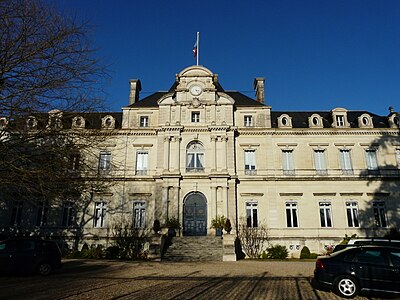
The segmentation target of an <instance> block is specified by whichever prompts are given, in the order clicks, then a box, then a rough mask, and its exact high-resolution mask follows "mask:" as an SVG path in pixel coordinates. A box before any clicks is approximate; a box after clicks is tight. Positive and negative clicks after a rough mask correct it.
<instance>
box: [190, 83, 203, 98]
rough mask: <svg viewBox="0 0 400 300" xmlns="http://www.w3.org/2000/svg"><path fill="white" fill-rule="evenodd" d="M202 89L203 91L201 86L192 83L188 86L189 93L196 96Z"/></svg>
mask: <svg viewBox="0 0 400 300" xmlns="http://www.w3.org/2000/svg"><path fill="white" fill-rule="evenodd" d="M202 91H203V90H202V88H201V87H200V86H198V85H193V86H192V87H191V88H190V93H191V94H192V95H193V96H198V95H200V94H201V92H202Z"/></svg>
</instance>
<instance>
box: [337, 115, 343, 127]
mask: <svg viewBox="0 0 400 300" xmlns="http://www.w3.org/2000/svg"><path fill="white" fill-rule="evenodd" d="M336 126H337V127H343V126H344V116H336Z"/></svg>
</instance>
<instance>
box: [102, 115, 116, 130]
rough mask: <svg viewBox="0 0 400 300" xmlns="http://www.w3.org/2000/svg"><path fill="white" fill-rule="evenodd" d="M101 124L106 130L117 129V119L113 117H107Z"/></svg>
mask: <svg viewBox="0 0 400 300" xmlns="http://www.w3.org/2000/svg"><path fill="white" fill-rule="evenodd" d="M101 124H102V127H103V128H106V129H114V128H115V119H114V118H113V117H112V116H105V117H104V118H102V120H101Z"/></svg>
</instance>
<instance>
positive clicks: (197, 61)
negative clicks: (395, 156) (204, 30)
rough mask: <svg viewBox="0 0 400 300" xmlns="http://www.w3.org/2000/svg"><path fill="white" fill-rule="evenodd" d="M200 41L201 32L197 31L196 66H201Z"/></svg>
mask: <svg viewBox="0 0 400 300" xmlns="http://www.w3.org/2000/svg"><path fill="white" fill-rule="evenodd" d="M199 40H200V32H198V31H197V55H196V65H197V66H198V65H199V52H200V51H199V50H200V47H199V46H200V45H199Z"/></svg>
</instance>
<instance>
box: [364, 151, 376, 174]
mask: <svg viewBox="0 0 400 300" xmlns="http://www.w3.org/2000/svg"><path fill="white" fill-rule="evenodd" d="M365 161H366V163H367V169H368V173H370V174H376V173H377V172H378V160H377V158H376V149H367V150H365Z"/></svg>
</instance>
